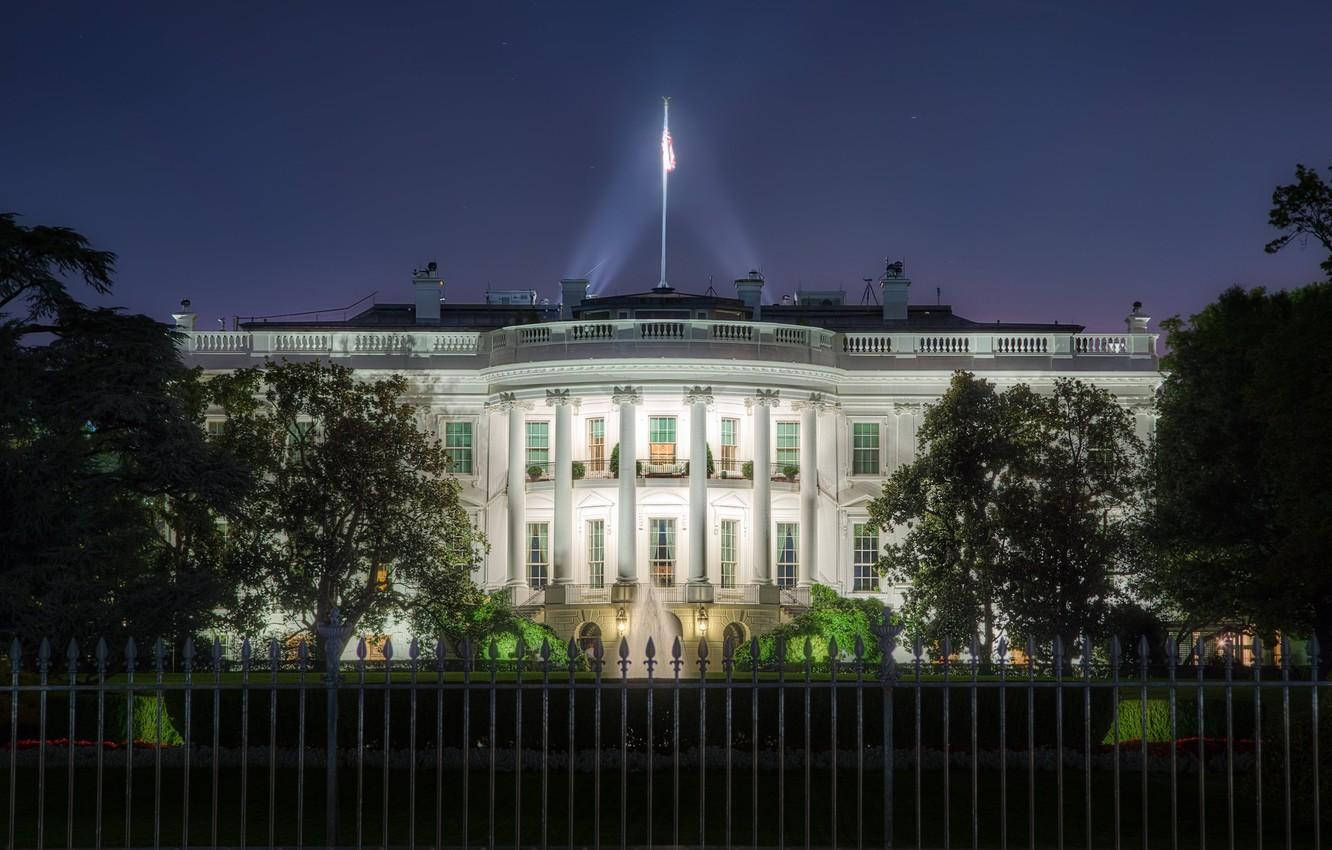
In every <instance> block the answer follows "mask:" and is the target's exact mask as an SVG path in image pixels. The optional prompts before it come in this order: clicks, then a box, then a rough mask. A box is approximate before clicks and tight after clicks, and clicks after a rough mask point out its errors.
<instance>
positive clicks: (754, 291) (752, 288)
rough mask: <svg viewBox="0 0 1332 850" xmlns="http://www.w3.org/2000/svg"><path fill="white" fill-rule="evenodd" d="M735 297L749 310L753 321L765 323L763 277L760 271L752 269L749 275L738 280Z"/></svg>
mask: <svg viewBox="0 0 1332 850" xmlns="http://www.w3.org/2000/svg"><path fill="white" fill-rule="evenodd" d="M735 295H736V297H737V298H739V299H740V302H741V303H742V304H744V305H745V306H746V307H748V308H749V311H750V319H751V320H752V321H755V322H761V321H763V275H761V274H759V271H758V269H750V270H749V274H747V275H745V276H744V277H741V278H736V281H735Z"/></svg>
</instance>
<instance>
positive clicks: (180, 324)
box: [171, 298, 196, 331]
mask: <svg viewBox="0 0 1332 850" xmlns="http://www.w3.org/2000/svg"><path fill="white" fill-rule="evenodd" d="M195 316H196V314H194V313H191V312H190V299H188V298H182V299H181V301H180V312H179V313H172V314H171V318H172V319H174V320H175V322H176V327H177V328H180V329H181V330H183V331H192V330H194V319H195Z"/></svg>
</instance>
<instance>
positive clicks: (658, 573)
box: [648, 519, 675, 587]
mask: <svg viewBox="0 0 1332 850" xmlns="http://www.w3.org/2000/svg"><path fill="white" fill-rule="evenodd" d="M648 534H649V537H648V563H649V565H650V567H651V569H652V583H653V584H654V585H656V586H657V587H674V586H675V520H673V519H654V520H650V521H649V526H648Z"/></svg>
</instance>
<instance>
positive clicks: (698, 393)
mask: <svg viewBox="0 0 1332 850" xmlns="http://www.w3.org/2000/svg"><path fill="white" fill-rule="evenodd" d="M684 403H685V404H706V405H711V404H712V387H700V386H698V385H697V384H695V385H694V386H692V387H685V391H684Z"/></svg>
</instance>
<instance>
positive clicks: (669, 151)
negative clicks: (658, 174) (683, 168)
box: [661, 127, 675, 171]
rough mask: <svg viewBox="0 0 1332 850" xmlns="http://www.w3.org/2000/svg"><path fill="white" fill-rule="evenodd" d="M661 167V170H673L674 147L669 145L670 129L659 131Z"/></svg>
mask: <svg viewBox="0 0 1332 850" xmlns="http://www.w3.org/2000/svg"><path fill="white" fill-rule="evenodd" d="M661 168H662V170H663V171H674V170H675V148H674V147H672V146H671V131H670V130H667V129H665V128H664V127H663V128H662V131H661Z"/></svg>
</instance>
